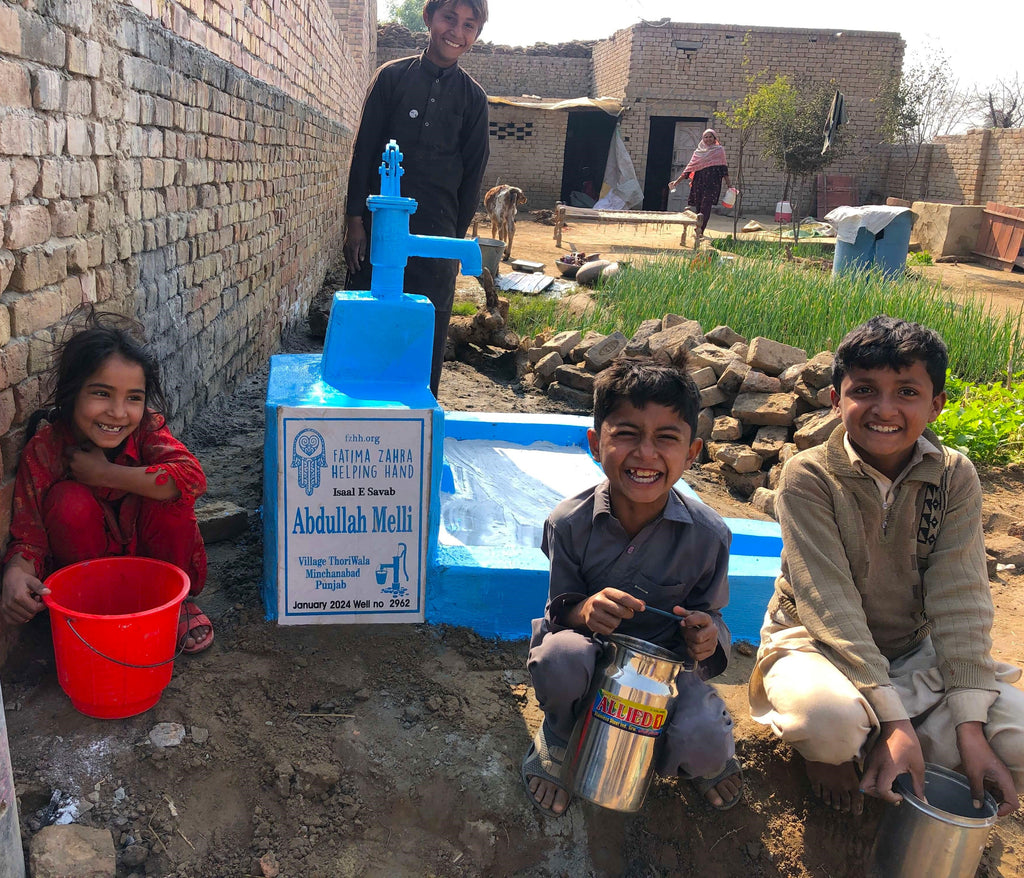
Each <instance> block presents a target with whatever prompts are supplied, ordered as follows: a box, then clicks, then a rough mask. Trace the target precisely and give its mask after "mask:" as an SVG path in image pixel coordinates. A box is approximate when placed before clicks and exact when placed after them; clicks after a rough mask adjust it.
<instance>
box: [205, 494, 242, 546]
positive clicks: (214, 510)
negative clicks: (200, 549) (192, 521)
mask: <svg viewBox="0 0 1024 878" xmlns="http://www.w3.org/2000/svg"><path fill="white" fill-rule="evenodd" d="M196 520H197V521H198V522H199V533H200V534H202V537H203V542H204V543H206V544H207V545H210V544H211V543H219V542H221V541H223V540H233V539H234V538H235V537H240V536H241V535H242V534H244V533H245V532H246V531H247V530H248V529H249V513H248V512H246V511H245V510H244V509H243V508H242V507H241V506H236V505H235V504H234V503H232V502H230V501H229V500H210V501H208V502H206V503H203V504H202V505H197V506H196Z"/></svg>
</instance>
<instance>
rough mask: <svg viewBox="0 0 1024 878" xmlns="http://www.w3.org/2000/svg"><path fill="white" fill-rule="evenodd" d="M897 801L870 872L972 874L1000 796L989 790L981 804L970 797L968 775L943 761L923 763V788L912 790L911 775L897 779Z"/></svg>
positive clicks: (930, 877)
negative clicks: (921, 792)
mask: <svg viewBox="0 0 1024 878" xmlns="http://www.w3.org/2000/svg"><path fill="white" fill-rule="evenodd" d="M896 791H897V792H898V793H899V794H900V795H901V796H903V801H902V802H901V803H900V804H899V805H889V806H888V807H887V808H886V811H885V815H884V816H883V818H882V822H881V824H880V825H879V829H878V835H877V836H876V837H875V844H874V847H873V848H872V849H871V857H870V859H869V861H868V870H867V874H868V876H869V878H974V874H975V872H976V871H977V869H978V863H980V862H981V855H982V853H983V852H984V850H985V844H986V842H987V841H988V835H989V831H990V830H991V829H992V826H993V824H994V823H995V822H996V808H997V805H996V801H995V799H993V798H992V796H990V795H989V794H988V793H986V794H985V801H984V802H983V803H982V806H981V807H980V808H975V807H974V805H973V804H972V802H971V788H970V785H969V784H968V782H967V778H965V777H964V776H963V775H961V774H957V773H956V772H955V771H950V770H949V769H948V768H943V767H941V766H939V765H932V764H930V763H927V764H925V772H924V794H925V798H926V799H927V800H928V801H926V802H924V801H921V799H919V798H917V796H915V795H914V792H913V787H912V786H911V783H910V775H909V774H904V775H901V776H900V777H898V778H897V779H896Z"/></svg>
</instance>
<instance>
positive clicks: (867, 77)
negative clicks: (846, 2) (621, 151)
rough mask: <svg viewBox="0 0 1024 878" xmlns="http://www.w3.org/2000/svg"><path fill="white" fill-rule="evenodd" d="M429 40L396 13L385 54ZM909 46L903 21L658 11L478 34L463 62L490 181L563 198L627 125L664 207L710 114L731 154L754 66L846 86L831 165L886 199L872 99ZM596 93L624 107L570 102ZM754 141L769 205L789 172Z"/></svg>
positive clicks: (645, 182)
mask: <svg viewBox="0 0 1024 878" xmlns="http://www.w3.org/2000/svg"><path fill="white" fill-rule="evenodd" d="M486 33H487V32H486V30H485V31H484V34H485V35H486ZM424 45H425V35H419V34H417V35H410V34H409V33H408V31H406V30H405V29H404V28H401V27H396V26H390V27H387V28H384V29H382V30H381V32H380V34H379V40H378V49H377V53H378V54H377V60H378V62H379V63H382V62H384V61H388V60H391V59H393V58H399V57H402V56H404V55H408V54H412V53H413V52H416V51H419V50H420V49H421V48H422V46H424ZM903 50H904V43H903V40H902V39H901V38H900V36H899V34H896V33H876V32H868V31H833V30H804V29H793V28H769V27H744V26H742V25H721V24H684V23H677V22H669V21H660V22H642V23H639V24H635V25H632V26H630V27H628V28H624V29H622V30H619V31H617V32H616V33H614V34H613V35H612V36H610V37H609V38H608V39H606V40H599V41H596V42H593V43H568V44H564V45H561V46H544V45H538V46H533V47H530V48H527V49H513V48H509V47H507V46H491V45H489V44H487V43H480V44H478V45H477V46H474V48H473V51H472V52H471V53H469V54H468V55H466V56H464V57H463V59H462V61H461V62H460V63H461V64H463V66H464V67H465V68H466V70H468V71H469V72H470V73H471V74H472V75H473V76H474V77H475V78H476V79H477V80H478V81H479V82H480V84H481V85H482V86H483V87H484V89H485V90H486V91H487V93H488V94H489V95H491V96H492V100H491V160H490V164H489V165H488V168H487V175H486V180H485V182H486V184H487V185H493V184H494V183H495V182H497V181H499V180H500V181H502V182H509V183H514V184H516V185H519V186H521V187H522V188H523V189H524V190H525V191H526V193H527V196H528V197H529V198H530V204H531V206H532V207H550V206H551V204H552V203H553V202H554V201H557V200H567V199H568V197H569V193H570V192H571V191H572V190H574V189H579V188H580V187H581V184H582V182H583V180H584V178H585V177H586V176H590V177H591V178H593V177H594V176H596V178H597V184H598V185H600V180H601V175H602V173H603V170H604V163H605V158H606V156H607V149H608V142H609V139H610V137H611V133H612V130H613V129H614V127H615V125H616V124H619V126H620V132H621V134H622V137H623V140H624V141H625V143H626V147H627V149H628V151H629V153H630V157H631V158H632V161H633V165H634V168H635V170H636V175H637V179H638V180H639V182H640V185H641V186H642V187H643V190H644V202H643V207H644V208H645V209H649V210H659V209H664V208H665V207H666V206H668V207H674V206H675V205H673V204H672V203H670V201H669V198H668V192H667V186H666V184H667V181H668V180H669V179H671V177H673V176H675V174H677V173H678V171H679V170H680V169H681V167H682V165H684V164H685V163H686V161H687V160H688V159H689V157H690V154H691V152H692V151H693V147H694V146H695V145H696V142H697V139H698V138H699V137H700V134H701V132H702V131H703V130H704V128H706V127H708V125H709V124H711V125H714V127H716V128H717V129H718V130H719V133H720V136H721V137H722V140H723V143H724V144H725V146H726V150H727V152H729V154H730V160H731V161H732V162H734V163H735V158H736V154H735V141H734V140H731V138H730V132H729V131H728V129H725V128H724V127H723V126H721V125H718V124H716V123H715V121H714V114H715V112H716V111H723V110H725V109H726V108H727V106H728V104H729V102H730V101H734V100H739V99H742V98H743V96H744V95H745V94H746V93H747V92H748V91H749V90H750V85H749V78H750V77H751V76H752V75H754V74H757V73H760V72H762V71H763V72H764V74H765V75H766V76H768V77H769V78H774V77H775V75H777V74H787V75H789V76H790V77H791V78H792V79H793V80H794V81H803V82H809V83H816V82H824V81H828V80H829V79H835V80H836V82H837V83H838V85H839V88H840V89H841V90H842V92H843V94H844V95H845V97H846V107H847V112H848V116H849V125H848V126H847V128H846V130H845V133H846V136H847V137H848V139H849V147H848V149H847V150H846V153H845V155H844V157H843V159H842V160H841V161H839V162H837V163H836V164H835V165H833V166H830V167H829V169H828V173H830V174H844V175H852V176H853V177H854V181H855V186H856V193H857V196H858V197H857V200H858V201H861V202H866V201H870V200H882V199H884V197H885V195H886V194H887V192H886V177H887V168H888V150H887V149H886V148H881V147H880V141H881V138H880V136H879V134H878V118H877V116H878V108H877V103H876V102H875V101H874V99H875V98H876V97H877V96H878V94H879V92H880V90H881V88H882V86H883V84H884V83H885V82H886V81H887V80H888V79H889V78H890V77H891V76H893V75H894V74H897V73H898V72H899V70H900V68H901V67H902V64H903ZM588 97H589V98H610V99H612V101H613V102H614V103H615V107H614V110H613V112H615V113H618V114H619V115H618V119H616V117H615V116H612V115H609V114H608V113H607V112H604V111H602V110H600V109H597V108H594V107H591V106H581V105H579V103H576V102H572V99H578V98H588ZM565 101H570V103H569V104H566V103H564V102H565ZM822 121H823V122H824V120H822ZM730 147H732V150H731V151H730ZM759 153H760V145H759V144H758V142H757V141H756V138H755V139H754V141H752V143H751V144H750V145H749V146H748V147H747V149H746V151H745V154H744V179H745V185H744V196H745V198H744V204H745V208H746V209H747V210H750V211H753V212H758V211H769V210H771V209H773V208H774V205H775V202H776V201H777V200H778V199H779V197H780V196H781V194H782V188H783V175H782V174H780V173H779V172H778V171H776V170H774V169H773V168H770V167H769V166H767V165H766V163H765V162H764V161H763V160H762V159H761V158H760V156H759ZM584 169H589V172H585V171H584ZM810 194H811V193H808V198H809V197H810ZM809 203H810V202H809V201H808V204H809Z"/></svg>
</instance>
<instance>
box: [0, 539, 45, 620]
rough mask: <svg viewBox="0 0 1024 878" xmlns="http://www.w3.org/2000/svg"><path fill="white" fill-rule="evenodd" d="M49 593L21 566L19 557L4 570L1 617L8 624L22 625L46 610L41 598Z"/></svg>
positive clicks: (0, 599)
mask: <svg viewBox="0 0 1024 878" xmlns="http://www.w3.org/2000/svg"><path fill="white" fill-rule="evenodd" d="M26 563H27V562H26ZM49 593H50V589H48V588H47V587H46V586H44V585H43V584H42V582H40V581H39V579H38V578H37V577H36V576H35V574H34V573H30V572H29V571H28V570H26V569H25V568H24V567H23V566H21V564H19V563H18V556H15V558H13V559H12V560H11V561H10V562H9V563H8V565H7V568H6V569H5V570H4V580H3V594H2V596H0V616H2V617H3V618H4V620H5V621H7V622H10V623H12V624H14V625H21V624H22V623H24V622H27V621H28V620H29V619H31V618H32V617H33V616H34V615H35V614H36V613H38V612H40V611H41V610H44V609H45V608H46V607H45V604H43V601H42V599H41V598H42V595H44V594H49Z"/></svg>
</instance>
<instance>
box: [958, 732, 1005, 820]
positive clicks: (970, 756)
mask: <svg viewBox="0 0 1024 878" xmlns="http://www.w3.org/2000/svg"><path fill="white" fill-rule="evenodd" d="M956 746H957V749H958V750H959V751H960V761H961V763H962V764H963V769H964V774H965V775H966V776H967V780H968V782H969V783H970V785H971V799H972V800H973V801H974V806H975V807H976V808H980V807H981V804H982V802H984V801H985V781H986V780H988V781H991V782H992V783H993V784H994V785H995V787H996V789H998V790H999V793H1000V794H1001V795H1002V802H1001V803H1000V804H999V810H998V811H997V812H996V813H997V815H998V816H1000V817H1005V816H1006V815H1007V814H1010V813H1012V812H1014V811H1016V810H1017V808H1018V807H1019V805H1020V803H1019V801H1018V799H1017V790H1016V788H1015V787H1014V785H1013V778H1012V777H1011V776H1010V771H1009V769H1008V768H1007V767H1006V764H1005V763H1004V762H1003V761H1002V760H1001V759H1000V758H999V757H998V756H996V754H995V752H994V751H993V750H992V745H991V744H989V742H988V739H987V738H986V737H985V730H984V728H983V727H982V724H981V723H980V722H966V723H960V725H958V726H957V727H956Z"/></svg>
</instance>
